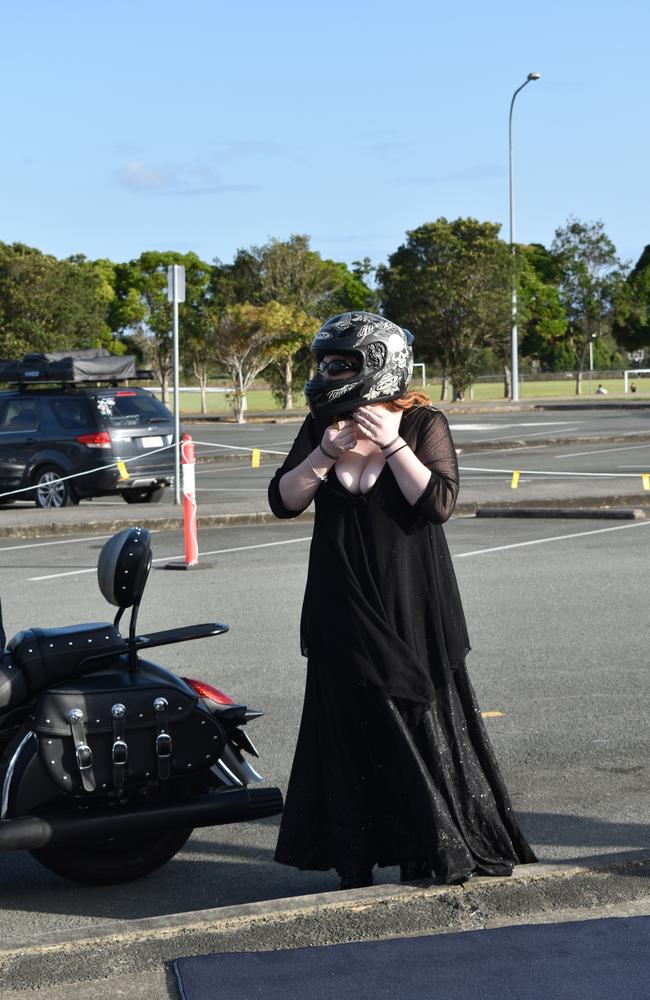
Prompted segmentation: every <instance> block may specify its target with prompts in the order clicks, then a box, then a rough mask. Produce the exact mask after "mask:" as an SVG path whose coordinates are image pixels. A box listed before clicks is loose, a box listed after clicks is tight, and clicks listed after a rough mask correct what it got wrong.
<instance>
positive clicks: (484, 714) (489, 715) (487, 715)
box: [481, 712, 503, 719]
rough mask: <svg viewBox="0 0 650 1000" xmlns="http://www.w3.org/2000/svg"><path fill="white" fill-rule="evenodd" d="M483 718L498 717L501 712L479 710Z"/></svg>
mask: <svg viewBox="0 0 650 1000" xmlns="http://www.w3.org/2000/svg"><path fill="white" fill-rule="evenodd" d="M481 715H482V716H483V718H484V719H498V718H499V716H501V715H503V712H481Z"/></svg>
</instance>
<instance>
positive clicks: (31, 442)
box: [25, 438, 38, 444]
mask: <svg viewBox="0 0 650 1000" xmlns="http://www.w3.org/2000/svg"><path fill="white" fill-rule="evenodd" d="M37 441H38V438H25V444H36V442H37Z"/></svg>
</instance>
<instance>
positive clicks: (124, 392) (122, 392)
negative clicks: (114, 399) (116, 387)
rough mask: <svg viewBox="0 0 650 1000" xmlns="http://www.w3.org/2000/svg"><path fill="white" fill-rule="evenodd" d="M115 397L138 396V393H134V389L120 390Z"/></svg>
mask: <svg viewBox="0 0 650 1000" xmlns="http://www.w3.org/2000/svg"><path fill="white" fill-rule="evenodd" d="M115 395H116V396H137V395H138V394H137V392H134V391H133V389H130V390H129V389H120V391H119V392H116V393H115Z"/></svg>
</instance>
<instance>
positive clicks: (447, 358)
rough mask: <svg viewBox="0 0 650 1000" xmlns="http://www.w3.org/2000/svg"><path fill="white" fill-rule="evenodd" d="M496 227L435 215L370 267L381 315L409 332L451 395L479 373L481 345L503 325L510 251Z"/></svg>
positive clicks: (494, 338) (499, 336) (495, 339)
mask: <svg viewBox="0 0 650 1000" xmlns="http://www.w3.org/2000/svg"><path fill="white" fill-rule="evenodd" d="M499 228H500V227H499V225H498V224H496V223H493V222H479V221H478V220H476V219H471V218H467V219H456V220H454V221H452V222H449V221H448V220H447V219H444V218H440V219H437V220H436V221H435V222H429V223H426V224H425V225H423V226H420V227H419V228H418V229H414V230H412V231H411V232H409V233H407V239H406V242H405V243H404V244H403V245H402V246H401V247H399V249H398V250H397V251H396V252H395V253H393V254H391V256H390V257H389V261H388V265H386V266H381V267H379V268H378V270H377V278H378V283H379V288H380V294H381V299H382V303H383V307H384V309H385V311H386V314H387V315H388V316H390V318H391V319H392V320H394V321H395V322H397V323H400V324H401V325H403V326H406V327H408V328H409V329H410V330H411V331H412V332H413V334H414V336H415V343H414V348H415V351H416V355H417V357H418V358H419V359H422V360H426V361H435V362H437V363H438V364H439V365H440V367H441V369H442V372H443V378H444V376H449V377H450V378H451V380H452V383H453V386H454V394H455V397H456V398H458V397H459V396H461V395H463V394H464V393H465V392H466V390H467V389H468V387H469V386H470V385H471V383H472V382H473V380H474V379H475V377H476V375H477V374H478V372H479V370H480V365H481V356H482V355H481V352H482V348H484V347H486V346H489V345H490V344H498V343H501V342H502V341H503V333H504V330H507V329H509V317H510V283H509V275H510V273H511V272H510V254H509V252H508V248H507V246H506V245H505V244H504V243H503V242H502V241H501V240H499V238H498V237H499Z"/></svg>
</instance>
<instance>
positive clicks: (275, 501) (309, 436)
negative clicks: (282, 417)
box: [269, 414, 316, 518]
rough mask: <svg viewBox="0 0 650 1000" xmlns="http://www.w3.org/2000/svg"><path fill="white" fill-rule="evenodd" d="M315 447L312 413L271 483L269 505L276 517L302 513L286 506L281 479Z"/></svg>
mask: <svg viewBox="0 0 650 1000" xmlns="http://www.w3.org/2000/svg"><path fill="white" fill-rule="evenodd" d="M315 447H316V431H315V427H314V420H313V417H312V416H311V414H310V415H309V416H307V417H306V418H305V420H304V421H303V424H302V426H301V428H300V430H299V431H298V434H297V436H296V439H295V441H294V442H293V444H292V446H291V450H290V452H289V454H288V455H287V457H286V458H285V460H284V462H283V463H282V465H281V466H280V468H279V469H277V471H276V473H275V475H274V476H273V479H272V480H271V482H270V483H269V507H270V508H271V510H272V511H273V513H274V514H275V516H276V517H282V518H289V517H297V516H298V514H301V513H302V511H300V510H289V508H288V507H285V505H284V503H283V502H282V497H281V496H280V480H281V479H282V476H283V475H284V474H285V472H289V470H290V469H295V467H296V466H297V465H300V463H301V462H304V460H305V458H306V457H307V455H309V454H310V452H312V451H313V450H314V448H315Z"/></svg>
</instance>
